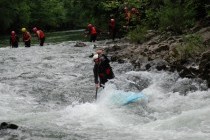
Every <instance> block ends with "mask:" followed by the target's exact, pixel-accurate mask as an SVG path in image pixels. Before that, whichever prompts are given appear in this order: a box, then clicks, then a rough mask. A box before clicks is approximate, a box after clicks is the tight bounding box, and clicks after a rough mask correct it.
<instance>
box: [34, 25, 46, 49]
mask: <svg viewBox="0 0 210 140" xmlns="http://www.w3.org/2000/svg"><path fill="white" fill-rule="evenodd" d="M33 31H34V33H35V34H36V35H37V37H38V39H39V41H40V46H43V45H44V41H45V34H44V32H43V31H42V30H38V29H37V28H36V27H34V28H33Z"/></svg>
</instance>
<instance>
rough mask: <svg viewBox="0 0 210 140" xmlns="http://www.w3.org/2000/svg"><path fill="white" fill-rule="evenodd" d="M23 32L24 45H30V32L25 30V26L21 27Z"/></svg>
mask: <svg viewBox="0 0 210 140" xmlns="http://www.w3.org/2000/svg"><path fill="white" fill-rule="evenodd" d="M21 31H22V33H23V42H25V47H31V34H30V33H29V32H28V31H27V30H26V28H22V29H21Z"/></svg>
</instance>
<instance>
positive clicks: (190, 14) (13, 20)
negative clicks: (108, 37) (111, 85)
mask: <svg viewBox="0 0 210 140" xmlns="http://www.w3.org/2000/svg"><path fill="white" fill-rule="evenodd" d="M125 7H127V8H128V9H129V10H131V9H132V8H136V9H137V10H138V14H137V15H136V16H133V17H132V19H131V21H132V28H131V29H129V30H127V31H128V32H127V33H128V34H129V37H130V38H131V40H133V41H134V42H141V41H142V40H144V35H145V34H146V31H147V30H157V31H161V32H164V31H170V32H173V33H174V34H183V33H184V32H185V31H186V30H188V29H190V28H192V27H193V26H195V25H196V24H198V23H199V22H202V19H204V18H205V17H207V16H209V15H210V1H209V0H100V1H99V0H36V1H31V0H1V1H0V17H1V18H0V23H1V28H0V34H10V32H11V30H15V31H16V32H19V33H20V29H21V28H22V27H26V28H27V29H30V30H31V29H32V28H33V27H34V26H36V27H39V28H41V29H42V30H44V31H45V32H48V31H61V30H72V29H82V28H83V29H84V28H86V27H87V24H88V23H92V24H94V25H96V27H98V28H100V30H101V31H106V30H107V29H108V21H109V20H110V18H115V19H116V22H117V25H118V28H119V29H123V27H124V26H125V24H126V18H125V11H124V8H125Z"/></svg>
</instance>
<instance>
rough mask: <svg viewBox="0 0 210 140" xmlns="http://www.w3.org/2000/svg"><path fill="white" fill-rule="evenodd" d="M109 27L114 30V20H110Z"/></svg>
mask: <svg viewBox="0 0 210 140" xmlns="http://www.w3.org/2000/svg"><path fill="white" fill-rule="evenodd" d="M110 26H111V28H114V27H115V20H114V19H111V21H110Z"/></svg>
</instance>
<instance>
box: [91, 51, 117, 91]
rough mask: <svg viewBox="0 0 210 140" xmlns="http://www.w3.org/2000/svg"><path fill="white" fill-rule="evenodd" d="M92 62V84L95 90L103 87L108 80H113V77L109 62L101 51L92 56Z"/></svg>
mask: <svg viewBox="0 0 210 140" xmlns="http://www.w3.org/2000/svg"><path fill="white" fill-rule="evenodd" d="M93 61H94V62H95V64H94V68H93V73H94V82H95V86H96V89H97V88H99V87H103V86H104V84H105V83H106V82H107V81H108V80H109V79H113V78H114V77H115V76H114V73H113V71H112V67H111V66H110V64H109V62H110V60H109V59H108V58H107V56H106V55H105V54H103V53H102V50H98V51H97V54H95V55H94V56H93Z"/></svg>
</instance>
